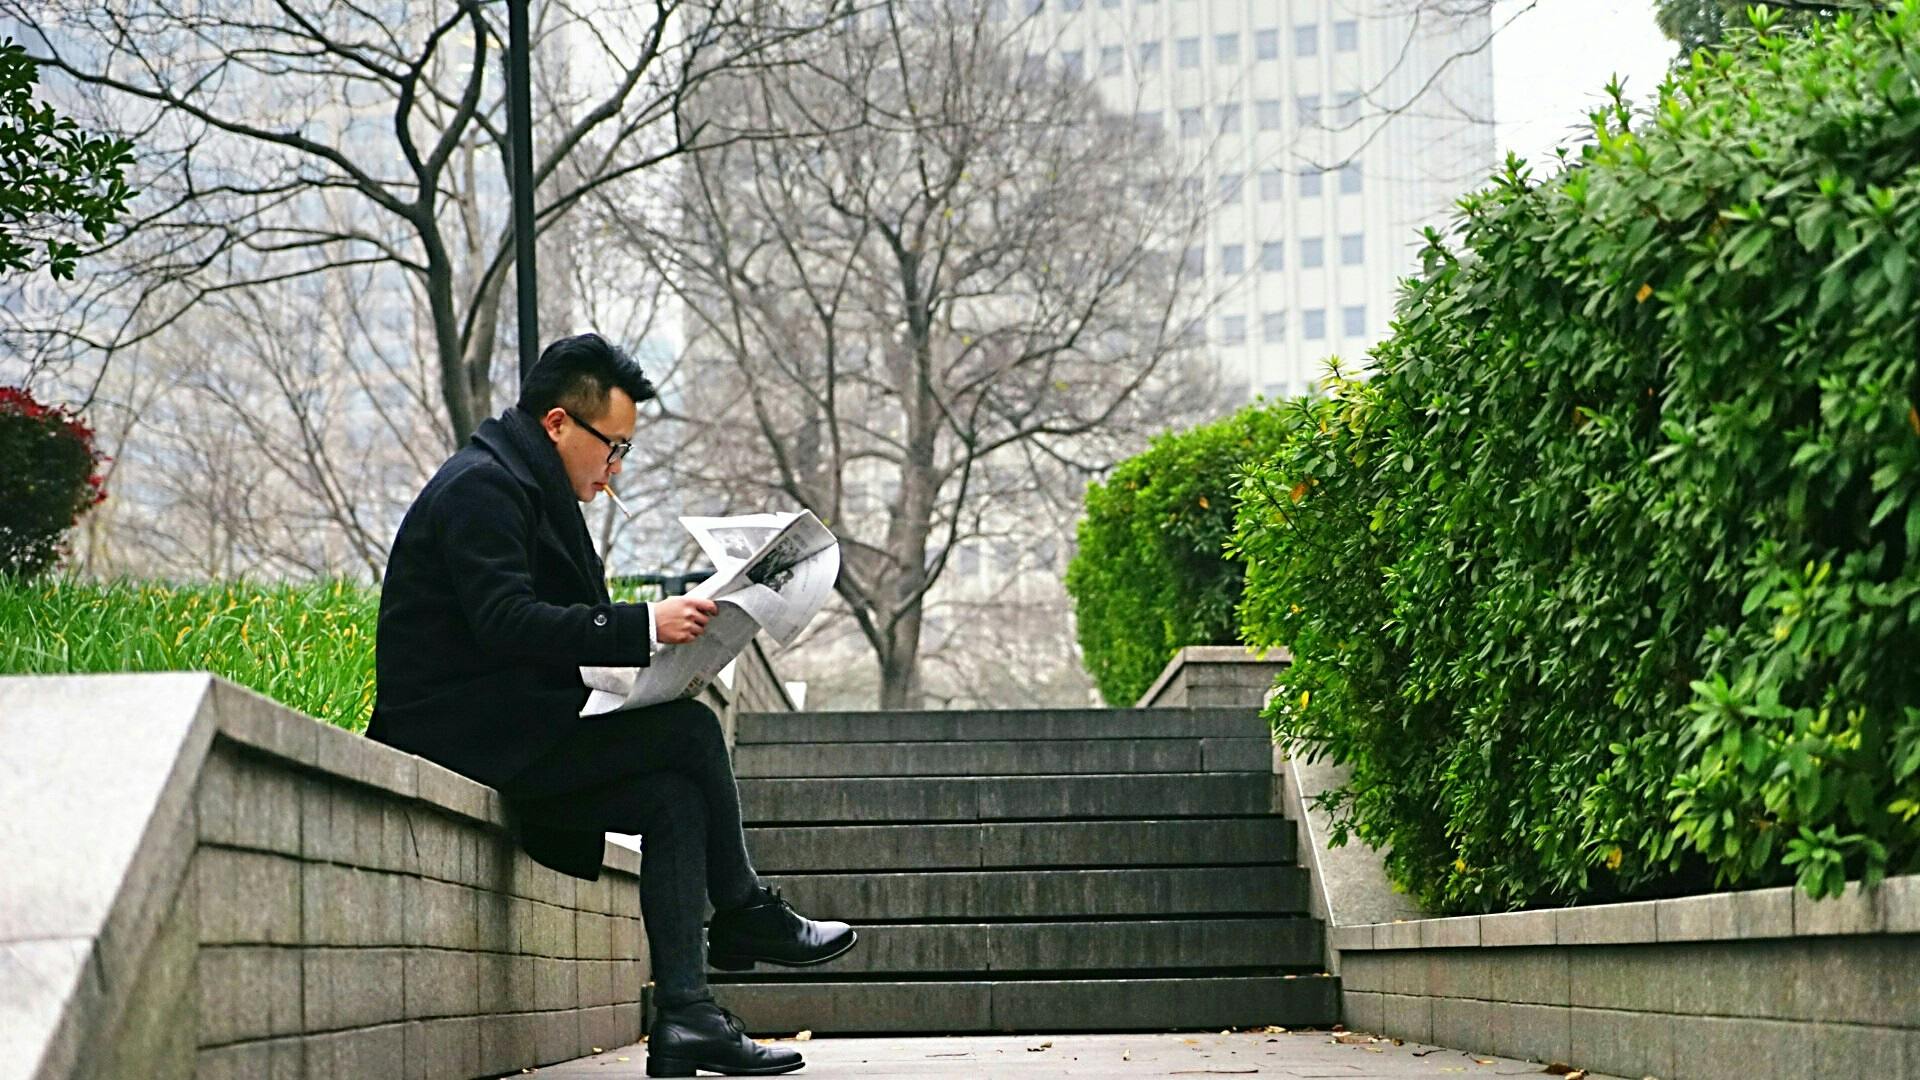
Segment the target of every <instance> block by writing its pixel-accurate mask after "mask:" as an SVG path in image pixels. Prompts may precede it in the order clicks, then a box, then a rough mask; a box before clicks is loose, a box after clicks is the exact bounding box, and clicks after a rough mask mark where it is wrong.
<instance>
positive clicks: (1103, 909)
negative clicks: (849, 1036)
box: [766, 866, 1307, 923]
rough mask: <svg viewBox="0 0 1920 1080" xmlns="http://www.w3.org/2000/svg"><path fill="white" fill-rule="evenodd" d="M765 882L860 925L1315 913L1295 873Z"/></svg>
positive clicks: (1175, 871) (941, 875) (947, 875)
mask: <svg viewBox="0 0 1920 1080" xmlns="http://www.w3.org/2000/svg"><path fill="white" fill-rule="evenodd" d="M766 880H767V881H768V882H769V883H771V884H775V885H778V886H779V887H780V890H781V892H782V893H783V894H784V895H785V896H786V897H787V899H789V900H791V901H793V903H794V906H795V907H797V908H799V909H800V910H801V911H803V912H808V913H812V914H815V915H817V916H820V917H828V916H831V917H832V918H835V919H845V920H847V921H849V922H854V923H867V922H871V921H876V920H885V921H907V920H915V919H956V918H974V919H1015V918H1018V919H1044V918H1058V917H1070V916H1077V917H1080V918H1087V917H1093V916H1112V915H1120V916H1146V915H1173V916H1179V915H1298V914H1305V913H1306V911H1307V872H1306V870H1305V869H1303V868H1301V867H1296V866H1234V867H1178V868H1171V867H1169V868H1156V869H1147V870H1011V871H1009V870H1001V871H985V870H948V871H941V872H934V873H905V874H871V873H869V874H769V875H766Z"/></svg>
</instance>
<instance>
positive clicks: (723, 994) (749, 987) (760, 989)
mask: <svg viewBox="0 0 1920 1080" xmlns="http://www.w3.org/2000/svg"><path fill="white" fill-rule="evenodd" d="M714 996H715V997H717V998H718V999H719V1000H720V1003H721V1004H722V1005H724V1006H726V1007H727V1008H729V1009H732V1010H733V1011H735V1012H737V1013H739V1014H740V1015H741V1016H742V1017H744V1018H745V1019H746V1020H747V1022H748V1023H749V1024H751V1025H752V1030H753V1034H755V1035H758V1036H768V1035H791V1034H793V1033H794V1032H796V1031H812V1032H814V1033H815V1034H818V1035H827V1034H834V1035H864V1034H881V1033H894V1032H923V1033H926V1034H958V1033H962V1032H989V1031H1000V1032H1037V1033H1059V1034H1064V1033H1067V1032H1073V1031H1168V1030H1172V1031H1183V1030H1201V1031H1218V1030H1220V1029H1221V1028H1226V1027H1236V1028H1245V1027H1256V1026H1264V1025H1267V1024H1278V1025H1280V1026H1282V1027H1292V1028H1300V1027H1326V1026H1330V1025H1332V1024H1334V1023H1335V1022H1337V1021H1338V1020H1339V1019H1340V1010H1339V1000H1340V980H1339V979H1338V978H1336V977H1334V976H1331V975H1302V976H1299V977H1297V978H1296V977H1287V976H1274V975H1247V976H1224V977H1210V978H1209V977H1201V978H1127V979H1075V980H1052V979H1032V980H1027V979H1002V980H991V979H988V980H977V981H966V980H951V981H944V980H943V981H938V982H863V983H844V982H798V983H733V984H727V985H716V986H715V987H714ZM1032 1056H1038V1055H1032ZM1362 1056H1364V1055H1362ZM1020 1064H1025V1063H1024V1062H1022V1063H1020ZM1200 1067H1201V1066H1200V1065H1196V1066H1195V1068H1196V1069H1198V1068H1200ZM1036 1075H1038V1074H1036ZM1354 1075H1356V1076H1358V1075H1360V1073H1358V1072H1356V1073H1354Z"/></svg>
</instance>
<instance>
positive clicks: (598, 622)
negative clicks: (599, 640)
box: [593, 611, 607, 626]
mask: <svg viewBox="0 0 1920 1080" xmlns="http://www.w3.org/2000/svg"><path fill="white" fill-rule="evenodd" d="M593 625H595V626H605V625H607V613H606V612H604V611H603V612H601V613H600V614H598V615H595V616H594V617H593Z"/></svg>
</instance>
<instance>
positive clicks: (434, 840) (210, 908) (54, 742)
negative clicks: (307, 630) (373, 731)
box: [0, 675, 647, 1080]
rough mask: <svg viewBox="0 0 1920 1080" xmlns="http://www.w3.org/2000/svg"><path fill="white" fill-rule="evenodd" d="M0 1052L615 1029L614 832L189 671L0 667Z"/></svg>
mask: <svg viewBox="0 0 1920 1080" xmlns="http://www.w3.org/2000/svg"><path fill="white" fill-rule="evenodd" d="M0 745H4V746H6V747H7V752H6V754H5V755H4V757H0V797H4V800H5V802H6V805H7V806H8V807H9V808H10V809H9V815H8V817H7V819H6V820H5V822H4V824H0V866H5V867H6V868H7V872H6V874H5V875H3V876H0V1076H25V1077H33V1078H35V1080H56V1078H58V1080H65V1078H82V1077H84V1078H88V1080H95V1078H111V1077H129V1078H132V1077H138V1078H141V1080H146V1078H175V1077H189V1076H201V1077H218V1078H227V1077H231V1078H234V1080H240V1078H248V1080H252V1078H274V1080H279V1078H299V1077H315V1078H332V1077H396V1078H398V1077H407V1078H427V1077H461V1078H464V1077H473V1076H485V1075H498V1074H502V1073H511V1072H517V1071H519V1070H520V1069H522V1068H528V1067H532V1066H537V1065H541V1064H545V1063H549V1062H555V1061H560V1060H564V1059H568V1058H573V1057H578V1056H581V1055H583V1054H587V1053H590V1052H591V1051H592V1049H593V1048H594V1047H596V1046H600V1047H611V1046H620V1045H625V1044H627V1043H630V1042H633V1041H634V1040H635V1039H637V1038H638V1036H639V1034H640V1031H641V1019H642V1004H641V998H642V990H643V987H644V985H645V983H646V980H647V966H646V961H645V959H644V957H645V955H646V953H645V945H644V941H643V939H642V931H641V924H640V919H639V913H640V912H639V880H638V874H639V856H638V855H637V854H636V853H635V852H633V851H630V850H627V849H625V848H621V847H617V846H614V845H608V847H607V849H606V852H605V869H604V871H603V873H602V876H601V878H600V880H599V881H597V882H592V883H589V882H582V881H577V880H576V879H574V878H571V877H566V876H564V875H561V874H557V873H555V872H553V871H550V870H547V869H546V868H544V867H541V866H539V865H538V864H536V863H534V862H532V861H531V860H529V859H527V858H526V857H525V856H524V855H522V854H520V853H519V852H518V850H517V849H516V848H515V847H514V845H513V843H512V840H511V838H510V837H509V835H508V833H507V831H506V828H505V825H506V822H505V818H504V816H503V814H502V810H501V804H500V799H499V796H498V795H497V793H495V792H494V791H493V790H492V789H490V788H487V787H484V786H482V785H479V784H475V783H473V782H471V781H469V780H467V779H465V778H463V777H460V776H458V775H456V774H454V773H451V772H449V771H447V770H445V769H442V768H440V767H439V766H436V765H433V764H431V763H429V762H425V761H422V760H420V759H418V758H415V757H412V756H410V755H407V754H402V753H399V752H397V751H394V750H392V749H390V748H387V747H384V746H381V745H378V744H376V743H372V742H369V741H367V740H366V739H364V738H362V737H361V736H358V735H354V734H352V733H349V732H346V731H342V730H339V729H337V728H332V727H329V726H327V725H324V724H321V723H319V722H317V721H314V720H311V719H309V718H307V717H305V716H301V715H300V714H298V713H295V712H293V711H291V710H289V709H286V708H284V707H282V706H280V705H278V704H275V703H274V702H271V701H269V700H267V699H265V698H262V697H260V696H258V695H255V694H252V693H250V692H248V691H246V690H242V689H240V688H238V687H235V686H233V685H231V684H228V683H225V682H222V681H220V680H217V679H213V678H211V677H209V676H206V675H115V676H88V677H71V678H68V677H61V678H35V679H25V678H8V679H0Z"/></svg>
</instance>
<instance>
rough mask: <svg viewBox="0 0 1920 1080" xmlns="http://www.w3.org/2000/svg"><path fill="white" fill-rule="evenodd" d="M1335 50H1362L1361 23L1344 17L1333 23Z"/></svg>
mask: <svg viewBox="0 0 1920 1080" xmlns="http://www.w3.org/2000/svg"><path fill="white" fill-rule="evenodd" d="M1333 51H1334V52H1359V51H1360V23H1359V22H1358V21H1357V20H1354V19H1343V20H1341V21H1339V22H1336V23H1334V24H1333Z"/></svg>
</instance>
